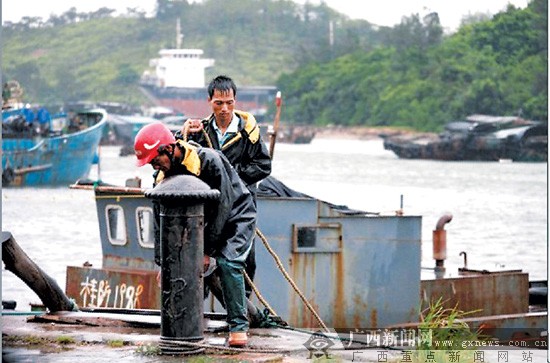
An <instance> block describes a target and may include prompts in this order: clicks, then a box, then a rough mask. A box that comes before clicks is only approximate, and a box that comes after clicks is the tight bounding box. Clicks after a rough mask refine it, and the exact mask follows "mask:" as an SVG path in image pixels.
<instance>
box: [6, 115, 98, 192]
mask: <svg viewBox="0 0 550 363" xmlns="http://www.w3.org/2000/svg"><path fill="white" fill-rule="evenodd" d="M106 116H107V113H106V112H105V110H103V109H90V110H82V111H74V112H68V113H58V114H55V115H53V116H50V114H49V112H48V111H47V110H46V109H45V108H42V107H39V108H32V107H30V106H28V107H25V106H23V107H12V106H7V105H5V108H4V107H3V109H2V185H3V186H17V187H21V186H46V185H61V184H71V183H74V182H76V181H77V180H78V179H81V178H86V177H87V176H88V173H89V172H90V169H91V167H92V165H93V164H94V163H96V162H97V159H98V154H97V151H98V146H99V142H100V140H101V137H102V136H103V130H104V127H105V125H106V123H107V121H106Z"/></svg>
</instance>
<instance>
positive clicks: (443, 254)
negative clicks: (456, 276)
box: [432, 214, 453, 272]
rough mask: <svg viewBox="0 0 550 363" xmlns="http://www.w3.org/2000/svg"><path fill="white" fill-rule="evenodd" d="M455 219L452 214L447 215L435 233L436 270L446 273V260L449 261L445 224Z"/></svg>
mask: <svg viewBox="0 0 550 363" xmlns="http://www.w3.org/2000/svg"><path fill="white" fill-rule="evenodd" d="M452 219H453V216H452V214H445V215H443V216H441V217H440V218H439V220H438V221H437V224H436V226H435V230H434V231H433V236H432V238H433V239H432V241H433V258H434V260H435V270H436V272H437V271H445V260H446V259H447V231H445V229H444V228H445V224H447V223H449V222H450V221H451V220H452Z"/></svg>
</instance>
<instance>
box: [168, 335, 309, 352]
mask: <svg viewBox="0 0 550 363" xmlns="http://www.w3.org/2000/svg"><path fill="white" fill-rule="evenodd" d="M163 343H167V344H168V345H166V348H168V349H170V350H173V351H179V352H181V353H186V352H188V353H187V354H195V353H193V352H197V350H193V351H189V350H186V349H183V348H180V349H178V348H177V347H175V346H181V347H192V348H203V349H214V350H221V351H225V352H234V353H292V352H299V351H302V350H303V349H304V348H296V349H251V348H233V347H225V346H220V345H211V344H206V343H194V342H189V341H182V340H170V339H165V338H162V340H161V342H160V344H159V347H160V348H161V349H162V348H163V347H164V346H165V345H164V344H163Z"/></svg>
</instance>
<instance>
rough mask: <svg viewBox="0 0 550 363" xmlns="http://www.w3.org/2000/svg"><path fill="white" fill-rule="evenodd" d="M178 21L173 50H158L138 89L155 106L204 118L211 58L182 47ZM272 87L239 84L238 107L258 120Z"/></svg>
mask: <svg viewBox="0 0 550 363" xmlns="http://www.w3.org/2000/svg"><path fill="white" fill-rule="evenodd" d="M181 39H182V35H181V32H180V22H179V19H178V22H177V37H176V48H175V49H161V50H160V51H159V56H160V57H159V58H155V59H151V60H150V62H149V64H150V67H151V68H152V70H146V71H145V72H144V73H143V75H142V77H141V81H140V89H141V90H142V92H143V93H144V94H145V96H146V97H147V98H148V99H149V100H151V101H152V102H153V103H154V104H155V105H156V106H159V107H167V108H169V109H172V110H175V111H177V112H179V113H183V114H184V115H185V116H187V117H190V118H203V117H206V116H207V115H209V114H210V113H212V110H211V108H210V105H209V104H208V102H207V98H208V92H207V90H206V86H205V84H206V83H205V70H206V69H207V68H209V67H212V66H213V65H214V59H210V58H202V56H203V54H204V51H203V50H202V49H192V48H181ZM275 94H276V88H275V86H244V85H238V89H237V102H238V109H239V110H243V111H247V112H250V113H252V114H253V115H254V116H255V117H256V119H257V120H258V121H261V120H262V119H263V117H264V115H265V113H266V112H267V109H268V107H269V105H270V104H272V103H273V101H274V99H275Z"/></svg>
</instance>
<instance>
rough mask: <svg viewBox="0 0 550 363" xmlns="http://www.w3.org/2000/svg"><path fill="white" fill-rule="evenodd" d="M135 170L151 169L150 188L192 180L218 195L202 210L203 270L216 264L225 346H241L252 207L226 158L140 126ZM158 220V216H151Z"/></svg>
mask: <svg viewBox="0 0 550 363" xmlns="http://www.w3.org/2000/svg"><path fill="white" fill-rule="evenodd" d="M134 150H135V153H136V157H137V165H138V166H143V165H145V164H151V165H152V166H153V168H154V169H155V170H156V171H157V172H156V173H155V184H158V183H161V182H162V180H164V179H165V178H167V177H170V176H174V175H181V174H187V175H194V176H196V177H198V178H199V179H201V180H202V181H203V182H205V183H206V184H208V185H209V186H210V187H211V188H212V189H217V190H219V191H220V199H219V200H218V201H209V202H206V203H205V206H204V221H205V229H204V253H205V265H207V264H208V263H209V262H208V261H209V260H210V258H209V256H211V257H213V258H214V259H215V260H216V264H217V275H218V276H219V279H220V282H221V289H222V294H223V301H222V303H225V308H226V310H227V322H228V324H229V332H230V333H229V345H230V346H244V345H246V343H247V333H246V332H247V331H248V328H249V322H248V318H247V299H246V296H245V287H244V277H243V274H242V270H243V269H244V268H245V260H246V258H247V256H248V254H249V253H250V250H251V247H252V240H253V238H254V232H255V228H256V226H255V221H256V206H255V203H254V199H253V197H252V194H251V193H250V191H249V190H248V188H247V187H246V186H245V185H244V183H243V182H242V180H241V178H240V177H239V175H238V174H237V173H236V172H235V170H234V169H233V167H232V166H231V164H230V163H229V161H228V160H227V158H226V157H225V156H224V155H223V154H222V153H221V152H219V151H216V150H213V149H210V148H203V147H201V146H199V145H192V144H190V143H187V142H185V141H183V140H177V141H176V139H175V137H174V136H173V134H172V132H171V131H170V130H169V129H168V128H167V127H166V126H165V125H164V124H163V123H161V122H155V123H152V124H149V125H146V126H144V127H143V128H142V129H141V130H140V131H139V132H138V134H137V135H136V138H135V142H134ZM155 215H156V216H155V217H156V218H158V213H155ZM159 247H160V246H159V236H158V225H155V262H156V263H157V264H160V248H159Z"/></svg>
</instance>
